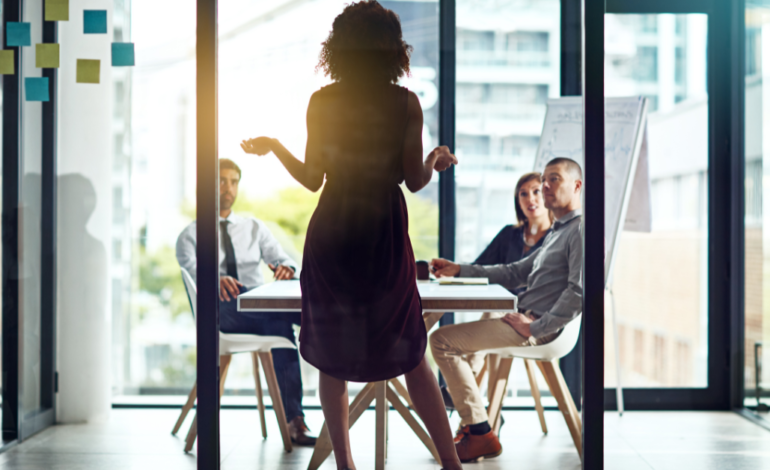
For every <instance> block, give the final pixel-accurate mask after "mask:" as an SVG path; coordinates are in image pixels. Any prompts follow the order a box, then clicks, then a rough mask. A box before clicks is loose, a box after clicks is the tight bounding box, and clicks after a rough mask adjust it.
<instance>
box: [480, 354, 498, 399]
mask: <svg viewBox="0 0 770 470" xmlns="http://www.w3.org/2000/svg"><path fill="white" fill-rule="evenodd" d="M484 364H485V365H486V366H487V376H488V377H489V378H488V379H487V401H489V402H490V403H491V400H492V392H493V391H494V389H495V383H496V382H495V381H496V380H497V369H498V368H499V367H500V355H499V354H487V357H486V360H485V361H484ZM479 386H481V385H479Z"/></svg>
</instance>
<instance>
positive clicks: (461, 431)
mask: <svg viewBox="0 0 770 470" xmlns="http://www.w3.org/2000/svg"><path fill="white" fill-rule="evenodd" d="M470 429H471V427H470V426H460V427H459V428H457V431H455V444H457V443H458V442H460V441H461V440H463V437H465V435H466V434H470V433H471V431H470Z"/></svg>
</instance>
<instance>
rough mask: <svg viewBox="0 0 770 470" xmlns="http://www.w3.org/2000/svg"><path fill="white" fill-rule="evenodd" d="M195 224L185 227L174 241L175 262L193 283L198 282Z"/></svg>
mask: <svg viewBox="0 0 770 470" xmlns="http://www.w3.org/2000/svg"><path fill="white" fill-rule="evenodd" d="M195 236H196V224H195V222H193V223H191V224H190V225H188V226H187V228H185V229H184V230H182V233H180V234H179V238H177V239H176V260H177V261H178V262H179V266H180V267H182V268H184V269H186V270H187V272H188V273H190V276H192V278H193V280H194V281H195V282H198V259H197V257H196V256H197V255H196V252H195V249H196V243H195Z"/></svg>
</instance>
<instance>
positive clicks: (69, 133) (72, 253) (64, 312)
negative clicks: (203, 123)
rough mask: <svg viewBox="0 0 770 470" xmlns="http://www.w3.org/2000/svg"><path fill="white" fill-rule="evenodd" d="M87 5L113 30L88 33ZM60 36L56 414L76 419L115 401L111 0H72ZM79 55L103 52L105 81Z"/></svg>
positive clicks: (96, 416)
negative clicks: (87, 76)
mask: <svg viewBox="0 0 770 470" xmlns="http://www.w3.org/2000/svg"><path fill="white" fill-rule="evenodd" d="M84 9H94V10H107V11H108V15H107V16H108V34H99V35H94V34H90V35H84V34H83V10H84ZM59 42H60V43H61V68H60V69H59V116H58V125H59V129H58V138H59V141H58V152H59V162H58V164H59V188H58V196H59V211H58V271H57V278H58V325H57V326H58V344H57V346H58V352H57V361H58V364H57V366H58V371H59V394H58V397H57V398H58V402H57V406H58V408H57V421H59V422H62V423H72V422H84V421H95V420H101V419H104V418H106V417H107V416H108V414H109V411H110V407H111V397H110V385H111V384H110V380H111V374H110V347H109V344H110V340H111V338H110V334H111V329H110V298H111V296H110V282H109V275H108V273H109V271H108V263H109V259H110V252H111V250H110V238H111V237H110V230H111V225H112V209H111V207H112V194H111V191H112V189H111V188H112V184H111V178H112V137H111V136H112V131H111V126H112V89H111V86H112V85H111V83H112V82H111V59H110V55H111V42H112V2H111V1H109V0H70V21H68V22H60V23H59ZM77 59H99V60H101V77H100V83H99V84H98V85H97V84H82V83H75V73H76V60H77Z"/></svg>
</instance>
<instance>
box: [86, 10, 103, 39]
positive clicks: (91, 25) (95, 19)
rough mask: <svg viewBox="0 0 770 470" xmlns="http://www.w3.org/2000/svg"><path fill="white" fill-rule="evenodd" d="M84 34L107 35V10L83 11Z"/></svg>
mask: <svg viewBox="0 0 770 470" xmlns="http://www.w3.org/2000/svg"><path fill="white" fill-rule="evenodd" d="M83 32H84V33H85V34H107V10H83Z"/></svg>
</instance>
